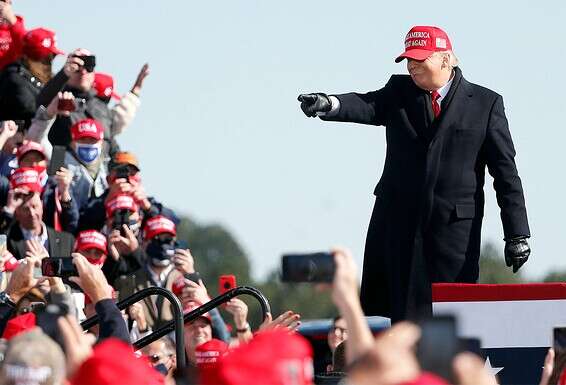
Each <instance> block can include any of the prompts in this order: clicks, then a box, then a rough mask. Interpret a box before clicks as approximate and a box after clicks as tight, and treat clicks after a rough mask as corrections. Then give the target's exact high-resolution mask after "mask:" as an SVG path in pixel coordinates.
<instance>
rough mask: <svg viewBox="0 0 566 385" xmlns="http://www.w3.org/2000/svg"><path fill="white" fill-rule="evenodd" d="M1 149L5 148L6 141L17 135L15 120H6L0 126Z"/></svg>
mask: <svg viewBox="0 0 566 385" xmlns="http://www.w3.org/2000/svg"><path fill="white" fill-rule="evenodd" d="M0 130H1V131H0V149H1V148H2V147H4V145H5V144H6V141H7V140H8V139H10V138H11V137H13V136H14V135H16V132H17V131H18V126H17V124H16V122H14V121H13V120H5V121H3V122H1V124H0Z"/></svg>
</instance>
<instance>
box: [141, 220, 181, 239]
mask: <svg viewBox="0 0 566 385" xmlns="http://www.w3.org/2000/svg"><path fill="white" fill-rule="evenodd" d="M163 233H168V234H171V235H173V236H176V235H177V228H176V226H175V223H174V222H173V221H172V220H171V219H169V218H167V217H165V216H163V215H156V216H154V217H152V218H149V219H148V220H147V221H146V222H145V227H144V235H145V239H151V238H153V237H155V236H156V235H159V234H163Z"/></svg>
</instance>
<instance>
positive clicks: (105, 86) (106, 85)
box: [93, 72, 122, 100]
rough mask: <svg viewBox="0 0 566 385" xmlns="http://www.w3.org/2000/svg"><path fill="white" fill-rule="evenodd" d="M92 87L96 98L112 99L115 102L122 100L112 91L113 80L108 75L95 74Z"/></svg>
mask: <svg viewBox="0 0 566 385" xmlns="http://www.w3.org/2000/svg"><path fill="white" fill-rule="evenodd" d="M93 87H94V89H95V90H96V96H98V97H99V98H102V99H109V98H114V99H116V100H120V99H122V97H121V96H120V95H118V94H117V93H116V91H115V90H114V78H113V77H112V76H111V75H109V74H105V73H102V72H96V73H95V74H94V84H93Z"/></svg>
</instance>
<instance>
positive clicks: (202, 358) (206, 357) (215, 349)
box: [195, 338, 228, 369]
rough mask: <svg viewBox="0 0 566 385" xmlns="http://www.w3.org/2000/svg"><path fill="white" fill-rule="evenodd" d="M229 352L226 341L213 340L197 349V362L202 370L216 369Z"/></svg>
mask: <svg viewBox="0 0 566 385" xmlns="http://www.w3.org/2000/svg"><path fill="white" fill-rule="evenodd" d="M227 351H228V344H227V343H226V342H224V341H221V340H217V339H216V338H213V339H211V340H210V341H207V342H205V343H203V344H200V345H199V346H197V347H196V348H195V360H196V364H197V366H198V367H199V368H200V369H208V368H213V367H215V366H216V365H217V364H218V363H219V362H220V360H221V359H222V357H223V356H224V354H226V352H227Z"/></svg>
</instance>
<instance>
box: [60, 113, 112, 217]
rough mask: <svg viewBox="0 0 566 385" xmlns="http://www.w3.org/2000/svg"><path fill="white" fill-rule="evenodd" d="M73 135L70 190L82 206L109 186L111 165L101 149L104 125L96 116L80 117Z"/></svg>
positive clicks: (67, 160)
mask: <svg viewBox="0 0 566 385" xmlns="http://www.w3.org/2000/svg"><path fill="white" fill-rule="evenodd" d="M71 137H72V141H71V146H70V147H71V150H70V151H67V154H66V156H65V165H67V168H68V169H69V170H70V172H71V173H72V174H73V182H72V183H71V191H72V195H73V197H74V198H75V199H76V200H77V206H78V207H79V210H80V209H81V208H82V207H83V206H85V205H86V204H87V202H88V200H89V199H90V198H91V197H93V198H94V197H99V196H101V195H102V194H103V193H104V191H105V190H106V188H107V187H108V182H107V180H106V176H107V174H108V165H107V162H106V160H105V159H104V156H103V151H102V146H103V142H104V127H103V126H102V124H101V123H100V122H99V121H98V120H95V119H90V118H89V119H83V120H79V121H78V122H76V123H75V124H73V126H72V127H71Z"/></svg>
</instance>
